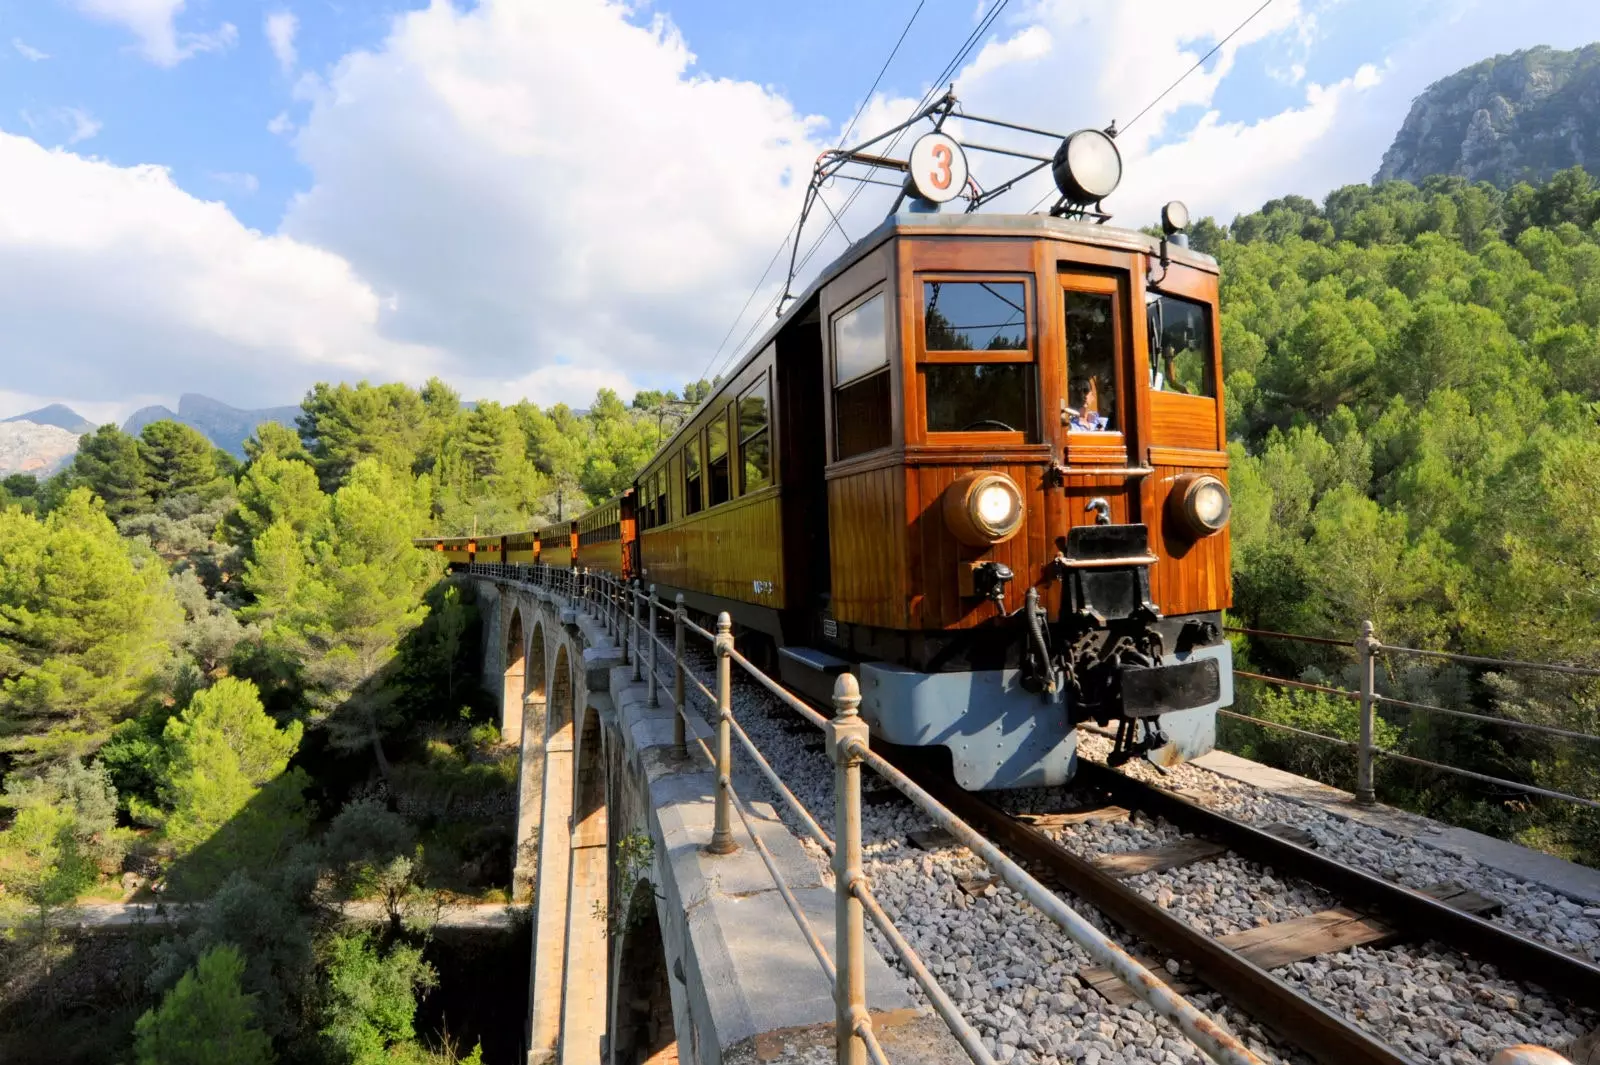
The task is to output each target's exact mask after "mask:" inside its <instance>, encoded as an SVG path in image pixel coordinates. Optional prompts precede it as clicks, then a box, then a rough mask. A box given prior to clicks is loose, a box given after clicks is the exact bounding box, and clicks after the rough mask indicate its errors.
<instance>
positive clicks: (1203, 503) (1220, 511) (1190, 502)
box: [1168, 473, 1233, 537]
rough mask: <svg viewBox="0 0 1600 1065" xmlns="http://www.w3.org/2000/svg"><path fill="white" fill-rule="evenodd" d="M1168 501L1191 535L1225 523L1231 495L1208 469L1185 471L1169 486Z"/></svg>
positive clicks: (1212, 530) (1208, 532) (1209, 531)
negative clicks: (1207, 471)
mask: <svg viewBox="0 0 1600 1065" xmlns="http://www.w3.org/2000/svg"><path fill="white" fill-rule="evenodd" d="M1168 500H1169V503H1168V505H1169V506H1170V507H1171V508H1172V509H1173V510H1174V511H1176V513H1175V514H1174V515H1173V516H1174V517H1175V518H1177V519H1178V521H1179V523H1180V524H1182V525H1183V527H1184V528H1185V529H1187V530H1188V531H1189V533H1190V534H1191V535H1193V536H1197V537H1198V536H1210V535H1211V534H1212V533H1216V532H1221V531H1222V530H1223V529H1224V528H1226V527H1227V525H1228V516H1229V515H1230V514H1232V513H1233V499H1232V497H1230V496H1229V495H1228V487H1227V485H1225V484H1223V483H1222V482H1221V481H1220V480H1219V479H1217V478H1216V477H1213V476H1212V475H1211V474H1209V473H1186V474H1184V475H1183V476H1182V477H1179V478H1178V480H1177V482H1176V483H1175V484H1174V485H1173V486H1172V494H1171V495H1170V496H1169V497H1168Z"/></svg>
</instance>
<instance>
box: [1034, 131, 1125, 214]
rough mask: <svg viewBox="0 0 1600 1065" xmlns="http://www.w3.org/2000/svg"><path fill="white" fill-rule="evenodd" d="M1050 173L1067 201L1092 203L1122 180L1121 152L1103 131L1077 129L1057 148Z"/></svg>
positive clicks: (1106, 194) (1109, 193)
mask: <svg viewBox="0 0 1600 1065" xmlns="http://www.w3.org/2000/svg"><path fill="white" fill-rule="evenodd" d="M1050 173H1051V176H1052V177H1054V178H1055V179H1056V188H1058V189H1060V190H1061V195H1063V196H1065V197H1066V198H1067V200H1068V201H1069V202H1071V203H1075V204H1086V203H1094V202H1096V201H1098V200H1103V199H1105V198H1106V197H1107V196H1109V195H1111V193H1112V192H1114V191H1115V190H1116V187H1117V185H1118V184H1119V183H1120V182H1121V181H1122V153H1121V152H1119V151H1118V150H1117V143H1116V141H1113V140H1112V139H1111V138H1110V137H1109V136H1107V135H1106V134H1104V133H1102V132H1100V131H1099V130H1097V129H1080V130H1079V131H1078V132H1076V133H1074V134H1071V135H1070V136H1068V137H1067V139H1066V140H1064V141H1062V142H1061V146H1060V147H1059V148H1057V149H1056V154H1055V158H1054V159H1052V160H1051V166H1050Z"/></svg>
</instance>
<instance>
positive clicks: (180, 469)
mask: <svg viewBox="0 0 1600 1065" xmlns="http://www.w3.org/2000/svg"><path fill="white" fill-rule="evenodd" d="M216 450H217V449H216V448H215V447H213V446H212V444H211V441H209V440H207V439H206V438H205V437H204V436H203V435H202V434H201V433H200V432H199V430H197V429H193V428H191V427H190V426H187V425H183V424H182V423H180V422H174V421H169V420H162V421H159V422H151V423H150V424H149V425H147V426H145V427H144V429H143V430H141V431H140V433H139V458H140V459H141V460H142V461H143V463H144V474H145V476H144V483H145V487H146V490H147V491H148V492H149V494H150V497H151V498H152V499H154V500H157V501H160V500H162V499H166V498H168V497H170V496H175V495H180V494H182V493H184V492H198V491H201V490H202V489H206V488H209V487H211V485H212V483H213V482H215V481H216V480H217V476H218V473H219V471H218V469H217V458H216Z"/></svg>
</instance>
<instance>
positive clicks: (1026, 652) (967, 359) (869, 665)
mask: <svg viewBox="0 0 1600 1065" xmlns="http://www.w3.org/2000/svg"><path fill="white" fill-rule="evenodd" d="M969 117H970V116H969ZM1090 135H1092V136H1090ZM944 141H945V142H948V143H949V144H951V145H953V144H954V142H953V141H951V139H950V138H948V137H945V138H944ZM1075 142H1076V143H1077V147H1076V148H1074V147H1072V145H1073V144H1074V143H1075ZM1069 149H1070V150H1069ZM954 150H956V151H959V146H956V147H955V149H954ZM916 151H917V149H913V153H912V155H913V159H912V160H910V161H908V162H907V163H906V164H905V165H906V166H907V167H912V168H914V166H915V155H916ZM950 151H951V149H946V153H945V157H946V158H947V159H948V157H949V155H950ZM1108 152H1109V153H1110V154H1109V155H1108V154H1107V153H1108ZM1115 152H1116V149H1115V146H1114V143H1112V141H1111V138H1110V137H1108V136H1106V135H1105V134H1103V133H1100V131H1097V130H1086V131H1080V132H1079V133H1076V134H1073V135H1072V136H1071V137H1069V138H1066V139H1065V140H1064V141H1063V143H1062V145H1061V148H1060V150H1059V151H1058V152H1057V155H1056V157H1055V165H1054V171H1055V175H1056V178H1057V182H1058V184H1059V185H1061V187H1062V190H1063V205H1065V206H1062V205H1058V206H1062V209H1060V210H1057V211H1053V212H1052V213H1051V214H1050V215H991V214H982V213H967V214H954V213H941V212H938V211H937V210H936V209H935V208H934V205H933V204H932V203H930V202H928V200H927V199H924V200H922V201H921V202H918V203H915V204H914V207H915V208H916V209H913V210H908V211H896V212H894V213H891V215H890V216H889V217H888V218H887V219H886V220H885V221H884V222H883V223H882V224H881V225H879V226H878V227H877V229H875V230H874V231H873V232H871V233H870V234H868V235H867V236H865V237H864V238H862V239H860V240H858V241H857V242H856V243H855V244H854V245H852V246H851V247H850V249H849V250H848V251H847V252H846V253H845V254H844V255H843V256H842V257H841V258H840V259H838V260H837V261H835V262H834V263H833V264H831V265H830V266H828V267H827V268H825V269H824V270H823V272H822V273H821V275H820V276H819V277H818V278H817V279H816V280H815V281H813V282H812V284H811V285H810V286H809V287H808V288H807V289H806V291H805V292H804V293H803V294H802V295H801V296H800V297H799V298H798V299H797V300H796V301H795V303H794V304H793V306H792V307H791V308H789V309H788V311H787V312H786V313H785V314H784V315H783V317H782V318H781V319H780V320H779V322H778V323H777V325H775V326H774V327H773V328H772V330H771V331H770V332H769V333H768V334H767V335H766V336H765V337H764V338H763V339H762V340H761V341H760V342H759V343H758V344H757V345H756V346H755V347H754V348H753V349H752V350H751V351H750V352H749V353H748V354H747V355H746V356H745V358H744V359H743V360H742V361H741V362H740V363H739V364H738V365H737V367H736V368H735V369H734V371H733V372H732V373H731V374H730V375H729V376H728V377H727V378H726V379H725V380H724V381H723V382H722V383H721V384H720V386H719V387H718V388H717V389H716V391H715V392H714V393H713V394H712V395H711V396H710V397H709V399H707V400H706V401H705V402H704V403H703V404H702V405H701V407H700V408H699V409H698V410H697V411H696V412H695V414H694V415H693V416H692V417H691V418H690V419H688V420H687V421H686V422H685V424H684V425H682V426H681V427H680V428H679V429H678V430H677V432H676V433H674V435H673V436H672V437H671V439H669V440H668V441H667V442H666V443H665V445H664V446H663V447H662V448H661V449H660V450H659V451H658V452H657V454H656V455H655V456H654V457H653V458H652V459H651V460H650V462H649V463H648V464H647V465H646V466H645V468H644V469H643V470H642V471H641V473H640V475H639V477H638V479H637V481H636V484H635V489H636V494H637V499H638V504H637V513H638V546H637V552H638V558H639V564H640V572H641V575H642V576H643V577H644V579H646V580H647V581H649V582H652V583H654V584H656V585H657V586H658V589H659V590H660V591H661V592H662V593H663V594H664V595H667V596H669V597H670V596H671V595H672V594H674V593H677V592H681V593H683V594H684V596H685V599H686V601H687V602H688V603H689V605H690V606H691V607H693V608H695V609H698V610H702V611H705V612H708V613H709V612H712V611H715V610H728V611H730V613H731V614H732V615H733V617H734V619H735V621H736V622H738V623H739V625H740V626H742V627H744V628H746V629H753V630H756V631H758V632H761V633H764V634H766V635H767V636H768V637H769V638H770V639H771V640H772V641H773V642H774V644H775V645H777V647H778V649H779V651H778V656H777V657H778V660H779V664H780V667H781V670H782V675H783V678H784V680H785V681H786V682H787V683H789V684H791V685H793V686H795V687H797V688H799V689H801V690H802V691H806V692H808V693H810V694H812V695H813V696H815V697H818V698H824V697H825V696H826V694H827V692H828V691H829V690H830V689H831V686H832V682H833V678H834V677H835V676H836V675H837V674H838V673H839V672H841V671H843V670H850V671H853V672H856V673H857V674H858V675H859V678H860V681H861V685H862V692H863V701H862V707H861V712H862V714H863V716H864V717H865V718H866V719H867V720H868V722H869V723H870V724H871V725H872V727H873V730H874V733H875V734H876V735H878V736H880V737H882V738H883V739H886V740H889V741H891V742H894V743H898V744H906V745H915V746H942V747H944V748H946V749H947V750H948V751H949V753H950V757H951V760H952V763H953V768H954V775H955V779H956V780H957V782H958V783H960V784H961V785H962V786H963V787H967V788H972V789H984V788H1005V787H1020V786H1027V785H1049V784H1056V783H1060V782H1063V781H1065V780H1066V779H1068V778H1069V777H1070V776H1071V774H1072V772H1073V766H1074V759H1075V757H1076V728H1077V726H1078V725H1079V724H1080V723H1082V722H1084V721H1087V720H1091V719H1092V720H1095V721H1097V722H1099V723H1101V724H1112V723H1115V725H1116V728H1117V737H1116V741H1115V748H1114V752H1113V756H1112V757H1113V761H1118V762H1120V761H1123V760H1126V759H1127V758H1130V757H1133V756H1136V755H1143V756H1145V757H1146V758H1148V759H1150V760H1151V761H1152V762H1154V763H1156V764H1158V765H1166V764H1173V763H1175V762H1178V761H1181V760H1184V759H1186V758H1189V757H1193V756H1196V755H1198V754H1201V753H1204V752H1205V751H1206V750H1209V749H1210V748H1211V746H1212V744H1213V742H1214V734H1215V712H1216V710H1217V709H1218V708H1219V707H1222V706H1226V705H1228V704H1229V703H1231V701H1232V663H1231V656H1230V650H1229V646H1228V644H1227V643H1226V641H1224V640H1223V638H1222V632H1221V611H1222V610H1223V609H1224V608H1226V607H1227V606H1229V605H1230V603H1231V594H1232V589H1231V582H1230V570H1229V539H1228V517H1229V508H1230V501H1229V496H1228V490H1227V476H1228V457H1227V451H1226V443H1225V436H1224V433H1225V420H1224V412H1223V403H1222V391H1221V381H1222V363H1221V344H1220V334H1219V329H1218V321H1217V287H1218V278H1217V265H1216V262H1215V261H1214V260H1213V259H1211V258H1210V257H1209V256H1206V255H1203V254H1199V253H1197V252H1194V251H1192V250H1189V249H1188V248H1187V247H1186V242H1185V241H1184V240H1183V238H1182V235H1181V231H1182V229H1183V228H1185V226H1186V212H1185V211H1184V210H1183V208H1182V205H1181V204H1177V203H1173V204H1170V205H1169V206H1168V209H1167V211H1166V212H1165V215H1164V222H1165V224H1166V231H1165V235H1164V236H1162V237H1160V238H1157V237H1152V236H1149V235H1146V234H1145V233H1142V232H1140V231H1137V230H1132V229H1124V228H1119V227H1115V226H1111V225H1108V224H1105V222H1106V221H1107V216H1104V215H1103V214H1100V213H1099V212H1098V209H1097V208H1098V202H1097V199H1096V198H1095V197H1093V196H1091V197H1090V201H1094V202H1095V203H1096V207H1095V208H1092V209H1091V208H1089V207H1088V206H1087V203H1088V202H1090V201H1084V200H1083V199H1082V196H1081V192H1082V189H1081V186H1083V185H1084V184H1086V183H1087V184H1092V183H1093V181H1094V180H1098V178H1096V176H1095V175H1094V174H1092V173H1091V174H1090V176H1089V177H1084V176H1083V173H1082V172H1081V171H1082V170H1083V168H1084V167H1088V168H1089V169H1090V170H1091V171H1092V170H1093V169H1094V168H1095V167H1099V168H1100V172H1101V173H1105V172H1109V171H1110V164H1111V162H1114V163H1115V167H1116V170H1115V172H1116V174H1117V175H1119V176H1120V165H1121V164H1120V156H1116V155H1115ZM1074 153H1076V154H1074ZM1044 158H1045V159H1046V161H1047V162H1048V161H1049V157H1044ZM1074 160H1076V161H1074ZM1074 166H1076V167H1078V168H1079V172H1074V171H1073V167H1074ZM821 172H822V171H821V168H820V167H819V174H820V173H821ZM944 176H945V180H946V182H948V181H949V174H948V172H946V174H945V175H944ZM917 180H918V179H917V176H916V175H915V174H913V175H911V177H910V178H908V189H909V188H911V187H912V185H913V184H914V183H915V182H916V181H917ZM934 185H937V174H935V180H934ZM1113 185H1114V183H1113ZM917 187H918V188H919V190H920V189H921V188H924V187H926V185H922V186H917ZM1073 190H1077V192H1078V193H1079V194H1080V195H1078V198H1077V200H1076V201H1072V200H1071V197H1072V196H1073V195H1074V193H1073ZM1073 202H1076V203H1077V206H1075V207H1074V206H1072V204H1073ZM1058 215H1076V216H1077V217H1058Z"/></svg>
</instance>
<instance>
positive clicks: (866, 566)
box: [828, 465, 910, 629]
mask: <svg viewBox="0 0 1600 1065" xmlns="http://www.w3.org/2000/svg"><path fill="white" fill-rule="evenodd" d="M906 532H907V530H906V470H905V468H904V467H901V466H895V465H884V466H879V467H878V468H876V469H868V470H862V471H859V472H850V473H846V474H844V475H842V476H841V475H836V474H830V475H829V478H828V548H829V557H830V564H831V567H832V578H833V589H832V599H831V609H832V611H833V616H834V618H836V619H837V620H839V621H843V622H847V623H849V624H851V625H875V626H879V627H881V628H895V629H904V628H907V627H909V625H908V621H909V617H908V615H909V609H910V595H909V589H908V587H907V584H906V577H907V574H906V546H907V545H906V540H907V535H906Z"/></svg>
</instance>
